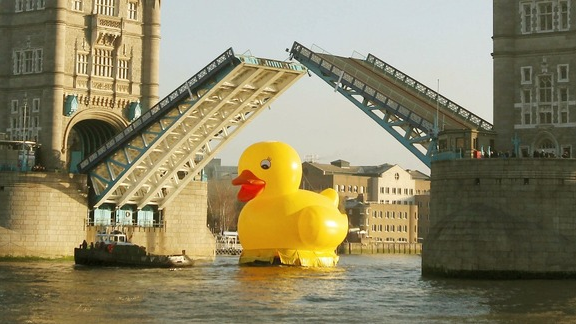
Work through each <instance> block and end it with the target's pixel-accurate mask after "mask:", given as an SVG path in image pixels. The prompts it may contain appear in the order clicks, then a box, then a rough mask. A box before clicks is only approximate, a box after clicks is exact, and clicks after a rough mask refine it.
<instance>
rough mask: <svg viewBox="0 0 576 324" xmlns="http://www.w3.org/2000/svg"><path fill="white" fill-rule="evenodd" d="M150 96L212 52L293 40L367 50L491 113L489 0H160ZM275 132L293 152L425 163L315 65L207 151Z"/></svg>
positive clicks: (230, 161) (342, 51)
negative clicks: (156, 85) (155, 83)
mask: <svg viewBox="0 0 576 324" xmlns="http://www.w3.org/2000/svg"><path fill="white" fill-rule="evenodd" d="M161 23H162V40H161V49H160V96H161V97H162V98H163V97H164V96H166V95H167V94H168V93H170V92H171V91H172V90H174V89H175V88H176V87H178V86H179V85H180V84H182V83H183V82H184V81H185V80H187V79H188V78H190V77H191V76H192V75H194V74H195V73H196V72H198V71H199V70H200V69H201V68H203V67H204V66H205V65H207V64H208V63H209V62H210V61H212V60H213V59H215V58H216V57H217V56H218V55H219V54H221V53H222V52H224V51H225V50H226V49H228V48H229V47H232V48H233V50H234V52H235V53H236V54H243V53H245V54H251V55H253V56H256V57H261V58H269V59H276V60H285V59H286V58H287V57H288V53H286V51H285V49H286V48H291V47H292V44H293V43H294V41H297V42H299V43H301V44H303V45H304V46H306V47H308V48H311V49H313V50H315V51H320V48H321V49H323V50H324V51H326V52H329V53H331V54H333V55H338V56H344V57H356V58H359V57H363V56H367V55H368V54H369V53H371V54H373V55H375V56H376V57H378V58H380V59H381V60H383V61H385V62H387V63H388V64H390V65H392V66H394V67H396V68H398V69H400V70H401V71H402V72H404V73H406V74H408V75H410V76H411V77H413V78H415V79H416V80H418V81H420V82H422V83H423V84H425V85H427V86H428V87H430V88H432V89H437V87H438V83H439V88H440V92H441V93H442V94H443V95H444V96H445V97H447V98H449V99H450V100H452V101H454V102H456V103H458V104H459V105H461V106H463V107H464V108H466V109H468V110H470V111H472V112H474V113H475V114H477V115H479V116H480V117H482V118H484V119H486V120H488V121H489V122H492V92H493V91H492V58H491V53H492V40H491V37H492V1H489V0H465V1H463V0H432V1H430V0H361V1H352V0H348V1H346V0H312V1H311V0H299V1H274V0H257V1H253V0H246V1H219V0H218V1H217V0H194V1H179V0H170V1H162V21H161ZM264 140H279V141H284V142H286V143H288V144H290V145H292V146H293V147H294V148H295V149H296V150H297V151H298V153H299V154H300V157H301V158H302V160H304V159H306V157H307V156H309V155H313V156H315V157H317V161H318V162H320V163H330V162H331V161H334V160H337V159H343V160H346V161H349V162H350V163H351V164H352V165H378V164H383V163H390V164H398V165H399V166H401V167H402V168H405V169H418V170H420V171H422V172H424V173H427V174H429V172H430V171H429V169H428V168H427V167H426V166H425V165H424V164H422V163H421V162H420V161H419V160H418V159H417V158H416V157H415V156H414V155H413V154H412V153H410V152H409V151H408V150H407V149H406V148H404V146H402V145H401V144H400V143H399V142H398V141H396V140H395V139H394V138H393V137H392V136H391V135H390V134H389V133H388V132H386V131H385V130H384V129H383V128H381V127H380V126H379V125H378V124H376V122H374V121H372V120H371V119H370V118H369V117H368V116H367V115H365V114H364V113H363V112H362V111H361V110H360V109H358V108H357V107H356V106H355V105H354V104H352V103H351V102H350V101H348V100H347V99H345V98H344V97H343V96H342V95H341V94H339V93H335V92H334V91H333V89H332V88H331V87H330V86H329V85H328V84H326V83H325V82H324V81H322V80H321V79H320V78H319V77H317V76H316V75H314V74H313V75H312V77H308V76H304V77H302V78H301V79H300V80H299V81H298V82H296V83H295V84H294V85H293V86H292V87H291V88H289V89H288V90H287V91H286V92H285V93H284V94H283V95H282V96H280V97H278V99H276V101H274V102H273V103H272V105H271V109H266V110H265V111H263V112H262V113H261V114H260V115H259V116H257V117H256V118H255V119H254V120H253V121H252V122H251V123H250V124H249V125H247V126H246V127H245V129H244V130H243V131H241V132H240V133H238V134H237V135H236V137H235V138H234V139H233V140H231V141H230V142H229V143H228V144H226V146H225V147H224V148H223V149H222V151H221V152H220V154H219V155H218V156H217V157H219V158H221V159H222V163H223V164H224V165H236V164H237V161H238V158H239V156H240V154H241V153H242V151H243V150H244V149H245V148H246V147H247V146H249V145H250V144H252V143H255V142H259V141H264Z"/></svg>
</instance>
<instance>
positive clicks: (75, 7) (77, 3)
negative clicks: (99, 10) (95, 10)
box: [72, 0, 84, 11]
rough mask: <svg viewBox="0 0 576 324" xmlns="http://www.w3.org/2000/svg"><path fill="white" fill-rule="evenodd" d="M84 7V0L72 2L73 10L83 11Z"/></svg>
mask: <svg viewBox="0 0 576 324" xmlns="http://www.w3.org/2000/svg"><path fill="white" fill-rule="evenodd" d="M83 7H84V6H83V3H82V0H74V1H73V2H72V10H75V11H82V8H83Z"/></svg>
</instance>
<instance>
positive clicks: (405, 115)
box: [291, 42, 434, 132]
mask: <svg viewBox="0 0 576 324" xmlns="http://www.w3.org/2000/svg"><path fill="white" fill-rule="evenodd" d="M291 53H292V54H297V55H299V56H300V57H303V58H305V59H306V60H308V61H311V62H313V63H314V64H316V65H317V66H318V67H320V68H321V69H323V70H326V71H328V72H330V73H332V74H333V75H334V76H338V77H339V80H338V83H341V82H343V81H345V82H347V84H348V85H349V86H350V87H352V88H355V89H356V90H358V91H360V92H363V93H365V94H367V95H369V96H371V97H372V98H373V99H374V100H375V101H378V102H379V103H380V104H381V105H383V106H386V107H389V108H390V109H391V110H394V113H395V114H396V115H398V116H400V117H401V118H402V119H403V120H404V121H406V122H407V123H409V124H411V125H412V126H414V127H415V128H419V129H421V130H423V131H425V132H429V131H431V130H432V129H433V128H434V125H433V124H432V123H431V122H429V121H428V120H426V119H424V118H422V117H421V116H418V115H416V114H414V113H412V112H411V111H410V110H409V109H408V108H406V107H404V106H402V105H400V104H399V103H397V102H394V103H393V104H394V105H395V107H392V106H391V105H389V104H388V103H387V101H388V98H387V97H386V96H384V94H383V93H384V92H385V89H382V87H381V86H380V85H378V87H377V88H373V87H371V86H368V85H367V84H366V83H365V82H363V81H361V80H367V81H370V80H374V78H371V77H370V76H369V75H367V74H366V73H363V72H361V71H356V72H355V73H354V75H351V74H349V73H346V72H345V71H344V70H343V69H340V68H339V67H337V66H336V65H335V64H334V63H332V62H329V61H328V60H326V59H324V58H322V57H321V56H320V55H318V54H316V53H314V52H312V51H311V50H309V49H308V48H306V47H304V46H303V45H301V44H299V43H297V42H294V45H293V46H292V50H291ZM296 59H298V60H299V61H300V62H302V61H301V59H299V58H298V57H296ZM372 84H379V82H378V81H376V80H374V82H372Z"/></svg>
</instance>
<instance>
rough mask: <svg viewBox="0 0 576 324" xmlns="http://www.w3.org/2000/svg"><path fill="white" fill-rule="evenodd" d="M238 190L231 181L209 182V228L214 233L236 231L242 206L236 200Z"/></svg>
mask: <svg viewBox="0 0 576 324" xmlns="http://www.w3.org/2000/svg"><path fill="white" fill-rule="evenodd" d="M237 194H238V188H237V187H235V186H233V185H232V183H231V179H218V180H215V179H213V180H210V181H208V226H210V228H211V229H212V232H215V233H222V232H224V231H236V226H237V224H238V214H239V213H240V209H241V208H242V204H241V203H240V202H239V201H238V199H237V198H236V196H237Z"/></svg>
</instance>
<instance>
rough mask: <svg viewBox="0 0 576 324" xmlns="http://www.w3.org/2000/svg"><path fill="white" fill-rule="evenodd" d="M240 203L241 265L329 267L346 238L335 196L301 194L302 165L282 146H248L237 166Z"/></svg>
mask: <svg viewBox="0 0 576 324" xmlns="http://www.w3.org/2000/svg"><path fill="white" fill-rule="evenodd" d="M238 174H239V176H238V177H237V178H235V179H234V180H232V184H234V185H239V186H241V187H240V191H239V192H238V199H239V200H240V201H243V202H247V203H246V205H245V206H244V208H243V209H242V211H241V212H240V216H239V218H238V236H239V238H240V243H241V244H242V248H243V251H242V254H241V256H240V263H241V264H244V263H270V264H274V263H280V264H286V265H299V266H307V267H333V266H335V265H336V264H337V263H338V255H337V254H336V253H335V250H336V248H337V247H338V245H339V244H340V243H342V241H343V240H344V238H345V237H346V234H347V232H348V217H347V216H346V215H344V214H342V213H340V211H339V210H338V193H337V192H336V191H335V190H334V189H331V188H330V189H326V190H324V191H322V192H321V193H315V192H312V191H308V190H302V189H299V186H300V180H301V177H302V163H301V161H300V157H299V156H298V153H297V152H296V151H295V150H294V149H293V148H292V147H291V146H289V145H288V144H286V143H282V142H260V143H256V144H253V145H251V146H249V147H248V148H247V149H246V150H245V151H244V152H243V153H242V156H240V160H239V162H238Z"/></svg>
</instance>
